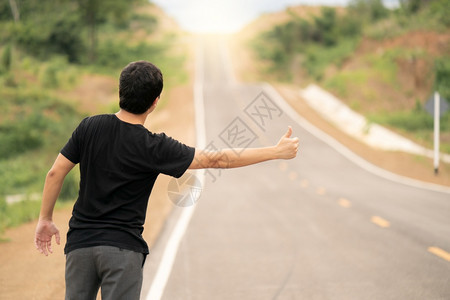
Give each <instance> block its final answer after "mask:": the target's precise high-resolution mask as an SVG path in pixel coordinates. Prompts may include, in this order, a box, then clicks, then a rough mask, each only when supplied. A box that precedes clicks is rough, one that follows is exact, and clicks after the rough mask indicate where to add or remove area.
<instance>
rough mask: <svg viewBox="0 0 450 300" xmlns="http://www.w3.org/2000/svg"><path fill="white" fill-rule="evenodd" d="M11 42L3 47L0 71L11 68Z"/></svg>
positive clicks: (6, 70)
mask: <svg viewBox="0 0 450 300" xmlns="http://www.w3.org/2000/svg"><path fill="white" fill-rule="evenodd" d="M11 48H12V47H11V44H8V45H6V47H5V48H4V49H3V53H2V56H1V64H0V73H2V71H3V72H8V71H9V70H10V69H11V64H12V50H11Z"/></svg>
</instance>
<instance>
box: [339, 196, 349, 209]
mask: <svg viewBox="0 0 450 300" xmlns="http://www.w3.org/2000/svg"><path fill="white" fill-rule="evenodd" d="M338 204H339V205H340V206H342V207H345V208H349V207H351V206H352V203H351V202H350V201H348V200H347V199H345V198H339V200H338Z"/></svg>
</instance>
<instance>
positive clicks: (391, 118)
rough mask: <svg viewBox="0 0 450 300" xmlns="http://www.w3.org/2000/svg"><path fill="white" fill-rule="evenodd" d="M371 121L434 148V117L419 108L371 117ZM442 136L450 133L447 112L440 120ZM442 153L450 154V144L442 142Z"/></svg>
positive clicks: (449, 115)
mask: <svg viewBox="0 0 450 300" xmlns="http://www.w3.org/2000/svg"><path fill="white" fill-rule="evenodd" d="M368 118H369V120H370V121H372V122H375V123H378V124H381V125H384V126H388V127H392V128H395V129H397V130H399V131H401V132H404V133H405V134H407V135H410V136H413V137H414V138H416V139H417V140H419V141H421V142H423V143H425V144H428V146H429V147H431V146H432V142H431V141H432V140H433V128H434V121H433V117H432V116H431V115H430V114H428V113H427V112H425V111H424V109H423V108H422V107H421V108H420V109H418V108H417V107H416V108H414V109H412V110H410V111H396V112H383V113H377V114H371V115H369V117H368ZM440 131H441V134H442V135H444V134H449V133H450V113H449V112H447V113H446V114H445V115H444V116H442V117H441V120H440ZM441 151H444V152H447V153H448V152H450V143H449V142H448V141H447V142H446V141H441Z"/></svg>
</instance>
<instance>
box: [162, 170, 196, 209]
mask: <svg viewBox="0 0 450 300" xmlns="http://www.w3.org/2000/svg"><path fill="white" fill-rule="evenodd" d="M201 193H202V184H201V182H200V180H199V179H198V178H197V177H196V176H195V175H194V174H192V173H190V172H187V173H184V174H183V176H181V177H180V178H172V179H171V180H170V182H169V186H168V195H169V199H170V201H172V202H173V204H175V205H176V206H180V207H188V206H191V205H194V204H195V203H196V202H197V201H198V199H199V198H200V194H201Z"/></svg>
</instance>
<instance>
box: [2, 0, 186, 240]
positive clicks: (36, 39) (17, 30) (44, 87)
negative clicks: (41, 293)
mask: <svg viewBox="0 0 450 300" xmlns="http://www.w3.org/2000/svg"><path fill="white" fill-rule="evenodd" d="M155 9H156V8H155V7H154V6H153V5H152V4H151V3H149V2H148V1H144V0H133V1H124V0H108V1H107V0H89V1H86V0H77V1H70V0H57V1H53V0H52V1H50V0H45V1H44V0H43V1H33V0H10V1H2V2H1V3H0V27H1V28H2V30H1V31H0V239H1V235H2V233H3V232H4V230H5V228H7V227H10V226H15V225H18V224H21V223H23V222H26V221H30V220H33V219H35V218H36V217H37V216H38V213H39V206H40V201H35V200H36V198H37V199H38V200H40V193H41V192H42V187H43V183H44V180H45V176H46V173H47V171H48V170H49V168H50V166H51V164H52V162H53V160H54V159H55V157H56V155H57V153H58V152H59V150H60V149H61V148H62V147H63V146H64V144H65V143H66V141H67V139H68V137H69V136H70V134H71V132H72V131H73V130H74V129H75V127H76V126H77V125H78V123H79V122H80V121H81V119H82V118H83V117H84V116H86V115H87V113H88V112H86V111H82V110H81V108H80V102H82V99H76V100H74V99H73V97H70V98H69V97H67V96H66V94H70V93H71V91H73V90H74V89H75V88H78V89H79V88H80V87H79V84H80V78H82V77H85V76H90V75H92V76H94V75H95V76H97V75H99V74H100V75H101V76H110V77H111V78H114V79H115V80H117V78H118V75H119V73H120V70H121V69H122V68H123V67H124V66H125V65H126V64H128V63H129V62H130V61H135V60H142V59H143V60H149V61H154V62H157V64H158V66H159V67H160V68H161V69H162V70H163V72H164V74H165V77H166V78H169V80H167V81H166V82H167V83H168V86H167V88H170V86H171V85H174V84H179V83H182V82H184V81H186V79H187V74H186V72H185V71H184V69H183V67H182V66H183V64H184V62H185V54H186V52H185V51H186V50H185V49H184V50H183V49H182V47H174V44H175V43H176V42H177V39H178V36H177V35H178V33H176V32H175V31H171V30H159V28H160V27H159V26H160V24H159V23H160V22H159V18H160V17H161V16H160V15H158V14H157V13H155ZM178 45H179V44H178ZM72 94H73V93H72ZM111 106H113V107H111ZM94 107H100V108H101V110H99V111H95V112H92V111H90V112H89V113H101V112H105V111H107V112H109V111H112V110H113V109H117V108H118V105H117V104H113V105H111V104H109V105H103V106H95V105H94ZM77 178H78V176H77V174H76V171H75V172H71V173H70V174H69V176H68V178H67V179H66V181H65V183H64V186H63V189H62V192H61V197H60V199H61V200H66V201H69V203H70V202H71V201H73V200H74V199H75V198H76V196H77V192H78V181H77ZM14 199H19V201H17V202H16V203H8V202H14V201H11V200H14ZM7 200H8V201H7ZM63 202H64V201H63ZM58 205H59V204H58ZM61 205H65V204H64V203H61Z"/></svg>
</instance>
